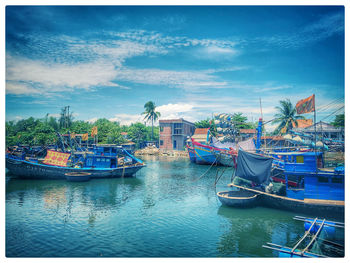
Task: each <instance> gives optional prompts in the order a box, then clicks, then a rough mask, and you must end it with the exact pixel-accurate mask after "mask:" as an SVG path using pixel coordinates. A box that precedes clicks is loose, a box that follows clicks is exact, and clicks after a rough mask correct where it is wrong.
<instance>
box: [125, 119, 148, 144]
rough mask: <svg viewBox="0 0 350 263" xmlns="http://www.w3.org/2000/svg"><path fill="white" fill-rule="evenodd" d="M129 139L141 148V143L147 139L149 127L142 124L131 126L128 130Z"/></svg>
mask: <svg viewBox="0 0 350 263" xmlns="http://www.w3.org/2000/svg"><path fill="white" fill-rule="evenodd" d="M128 137H129V138H130V140H131V141H133V142H136V143H137V146H138V147H139V146H140V142H143V141H145V140H146V139H147V127H146V126H145V125H144V124H142V123H140V122H137V123H135V124H134V123H133V124H131V125H130V127H129V130H128Z"/></svg>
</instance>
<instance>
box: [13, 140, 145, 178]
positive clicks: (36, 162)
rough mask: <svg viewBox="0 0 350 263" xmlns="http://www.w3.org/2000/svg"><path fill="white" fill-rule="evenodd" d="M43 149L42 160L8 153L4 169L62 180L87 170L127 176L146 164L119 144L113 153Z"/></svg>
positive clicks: (97, 175)
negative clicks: (45, 153)
mask: <svg viewBox="0 0 350 263" xmlns="http://www.w3.org/2000/svg"><path fill="white" fill-rule="evenodd" d="M109 150H111V149H108V151H109ZM47 152H48V154H47V155H46V157H45V159H44V160H40V159H34V158H26V157H25V154H24V155H23V154H22V155H21V156H17V155H12V154H10V153H8V154H7V155H6V168H7V169H8V170H9V173H10V174H12V175H15V176H18V177H20V178H26V179H66V174H67V173H89V174H90V178H113V177H131V176H133V175H134V174H135V173H136V172H137V171H139V170H140V169H141V168H143V167H145V166H146V165H145V164H144V163H143V162H142V161H141V160H139V159H137V158H136V157H134V156H133V155H131V154H130V153H128V152H127V151H126V150H124V149H123V148H121V147H119V148H118V152H116V154H115V155H114V156H112V155H109V154H106V155H104V154H102V153H100V154H98V153H97V152H74V153H64V152H57V151H53V150H47ZM106 152H107V150H106Z"/></svg>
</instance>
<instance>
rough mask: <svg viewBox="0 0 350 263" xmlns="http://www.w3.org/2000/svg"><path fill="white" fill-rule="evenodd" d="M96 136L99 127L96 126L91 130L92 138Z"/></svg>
mask: <svg viewBox="0 0 350 263" xmlns="http://www.w3.org/2000/svg"><path fill="white" fill-rule="evenodd" d="M95 135H97V126H94V127H92V129H91V137H95Z"/></svg>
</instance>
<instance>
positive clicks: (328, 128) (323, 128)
mask: <svg viewBox="0 0 350 263" xmlns="http://www.w3.org/2000/svg"><path fill="white" fill-rule="evenodd" d="M293 130H294V131H299V132H310V133H313V132H315V125H314V124H313V125H310V126H308V127H305V128H300V127H298V128H293ZM316 131H317V132H341V131H342V129H341V128H337V127H334V126H333V125H330V124H328V123H326V122H323V121H319V122H317V123H316Z"/></svg>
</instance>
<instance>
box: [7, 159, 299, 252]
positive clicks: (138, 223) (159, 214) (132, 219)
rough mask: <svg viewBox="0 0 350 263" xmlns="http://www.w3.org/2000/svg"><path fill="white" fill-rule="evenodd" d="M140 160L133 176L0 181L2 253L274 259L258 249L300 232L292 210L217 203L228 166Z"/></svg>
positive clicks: (288, 240) (291, 240)
mask: <svg viewBox="0 0 350 263" xmlns="http://www.w3.org/2000/svg"><path fill="white" fill-rule="evenodd" d="M145 161H146V163H147V167H145V168H143V169H142V170H141V171H139V172H138V173H137V175H136V177H135V178H115V179H93V180H90V181H88V182H68V181H65V180H19V179H15V178H10V177H6V179H7V180H6V256H7V257H275V256H277V253H276V252H273V251H271V250H269V249H266V248H263V247H262V245H264V244H266V243H267V242H271V243H275V244H280V245H289V246H293V245H294V244H295V243H296V242H297V240H298V239H299V238H300V237H301V236H302V235H303V233H304V227H303V223H302V222H300V221H296V220H293V216H294V215H296V214H295V213H292V212H285V211H279V210H274V209H268V208H262V207H256V208H249V209H235V208H230V207H224V206H222V205H221V203H220V202H219V200H218V199H217V197H216V192H217V191H223V190H228V187H227V186H226V185H227V183H229V180H230V178H231V175H232V170H231V169H230V168H226V169H225V168H223V167H221V168H217V167H212V168H211V169H209V168H210V166H201V165H196V164H192V163H190V162H189V161H188V160H187V159H172V158H158V157H154V158H152V157H148V158H146V159H145ZM222 173H223V175H222V177H221V178H220V180H219V181H218V183H217V184H216V186H214V183H215V178H216V176H217V175H221V174H222ZM298 215H302V214H298Z"/></svg>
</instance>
